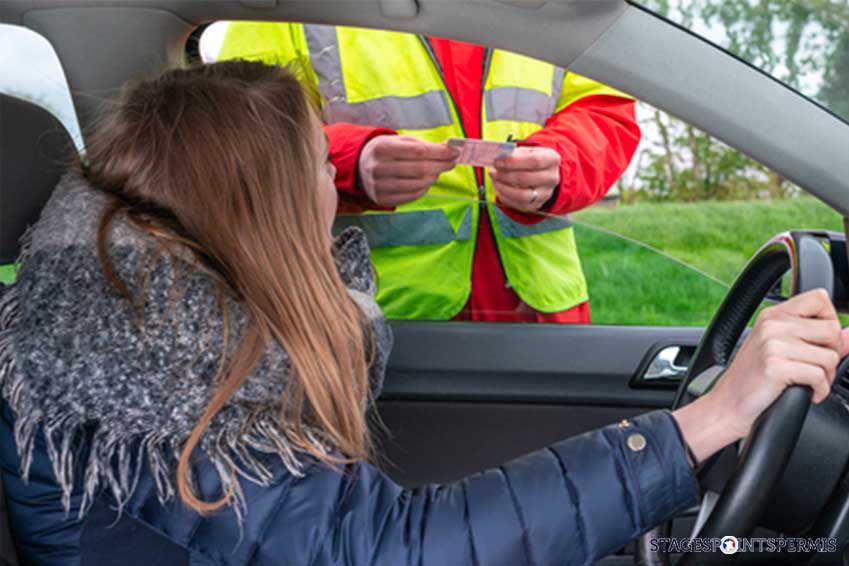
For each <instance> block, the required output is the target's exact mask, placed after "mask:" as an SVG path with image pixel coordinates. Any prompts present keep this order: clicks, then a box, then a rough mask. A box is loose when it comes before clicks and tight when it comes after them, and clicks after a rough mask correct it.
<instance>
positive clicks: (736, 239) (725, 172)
mask: <svg viewBox="0 0 849 566" xmlns="http://www.w3.org/2000/svg"><path fill="white" fill-rule="evenodd" d="M729 17H730V16H729ZM257 25H259V26H262V29H265V30H267V31H261V32H257V31H256V28H254V31H253V32H251V33H259V35H261V36H262V37H265V38H268V41H269V42H271V43H273V41H274V39H273V38H274V37H275V36H277V35H279V34H280V33H281V30H282V29H284V28H281V27H277V28H276V29H275V30H274V31H273V32H272V31H271V29H272V28H273V27H274V26H286V25H287V24H275V23H266V24H257ZM232 29H233V28H231V27H230V24H228V23H227V22H217V23H215V24H212V25H210V26H208V27H207V28H205V29H204V30H203V31H202V32H201V33H198V34H196V35H195V36H194V39H193V40H191V42H190V45H189V48H190V51H192V52H193V53H194V54H195V55H199V56H200V58H202V60H203V61H205V62H212V61H217V60H221V59H226V58H237V57H239V54H238V50H233V49H231V48H230V49H228V47H227V42H228V37H229V38H230V40H232V35H230V36H228V33H232ZM285 29H286V30H287V31H286V33H289V31H288V30H289V28H285ZM396 35H406V34H396ZM347 37H351V36H347ZM271 43H269V44H268V45H267V46H266V47H267V49H263V48H262V46H261V45H260V46H259V47H258V44H257V43H256V40H255V38H254V39H252V40H251V45H252V49H253V50H254V52H266V57H267V53H268V52H273V51H274V49H275V47H274V45H272V44H271ZM222 46H223V47H222ZM247 55H250V54H247ZM307 57H308V55H307V56H305V57H304V58H307ZM387 57H388V58H389V59H392V62H391V63H392V65H393V67H394V68H396V69H398V66H399V63H398V61H396V60H395V59H393V57H390V56H389V55H387ZM280 62H284V61H280ZM372 63H373V62H372ZM540 63H541V62H540ZM301 64H303V58H302V60H301ZM397 72H401V71H397ZM565 72H566V76H567V77H568V76H569V71H568V70H566V71H565ZM362 73H363V74H361V75H360V76H358V75H357V74H356V73H355V72H354V71H352V70H350V69H346V74H345V75H344V76H342V75H340V79H339V80H340V81H341V82H343V83H347V84H348V85H349V86H352V85H356V86H357V87H358V88H360V89H364V88H367V87H364V86H363V85H368V84H369V81H373V80H375V78H374V74H373V72H372V71H369V72H367V71H365V70H364V71H362ZM567 80H568V79H567ZM319 84H320V85H322V83H321V81H319ZM322 88H324V86H322ZM322 94H323V95H324V96H325V102H327V100H328V93H325V92H323V93H322ZM329 94H330V95H333V93H329ZM408 94H409V93H408ZM605 94H606V93H605ZM337 96H338V94H337ZM520 96H521V95H520ZM360 99H363V100H360ZM360 99H358V100H359V101H360V102H363V101H364V97H363V96H360ZM567 111H568V109H567ZM634 111H635V118H636V121H637V123H638V124H639V127H640V130H641V131H642V139H641V140H640V143H639V146H638V147H637V150H636V152H635V153H634V155H633V158H632V159H631V161H630V165H628V166H627V168H626V169H625V170H624V173H623V174H622V175H621V177H619V178H618V179H615V180H614V181H613V182H611V183H610V186H609V187H607V188H606V189H605V190H604V191H603V193H604V194H603V196H601V197H600V198H595V199H593V202H592V204H591V205H589V206H586V207H584V208H580V209H578V210H572V211H570V213H571V214H570V217H569V222H570V230H571V231H572V233H573V237H574V246H575V247H576V248H577V256H578V262H579V266H580V267H579V268H578V269H579V270H578V271H575V270H572V271H568V270H567V271H565V272H562V271H561V272H558V273H557V277H560V278H561V279H563V280H565V278H567V277H570V276H572V277H574V276H575V275H576V273H577V275H578V276H583V277H584V278H585V281H586V297H585V298H586V299H588V311H589V320H584V321H582V322H584V323H586V322H591V323H593V324H608V325H663V326H705V325H707V324H708V322H709V321H710V318H711V316H712V315H713V313H714V312H715V311H716V308H717V307H718V306H719V303H720V302H721V300H722V298H723V297H724V295H725V293H726V291H727V288H728V286H729V285H730V284H731V282H733V280H734V278H735V276H736V275H737V274H738V273H739V271H740V270H741V269H742V267H743V266H744V264H745V262H746V261H747V259H748V258H749V257H750V256H751V255H752V254H753V253H754V252H755V251H756V250H757V248H758V247H759V246H760V245H761V244H763V243H764V242H765V241H767V240H768V239H769V238H771V237H772V236H774V235H775V234H776V233H778V232H781V231H784V230H788V229H821V230H834V231H840V230H842V220H841V218H840V216H839V215H838V214H837V213H836V212H834V211H833V210H832V209H830V208H829V207H828V206H826V205H825V204H823V203H822V202H820V201H818V200H817V199H815V198H813V197H811V196H808V195H806V194H805V193H804V192H803V191H802V190H801V189H800V188H799V187H797V186H795V185H793V184H792V183H790V182H789V181H788V180H786V179H784V178H782V177H781V176H779V175H777V174H775V173H774V172H772V171H770V170H768V169H767V168H765V167H764V166H762V165H760V164H758V163H757V162H755V161H753V160H752V159H750V158H748V157H746V156H745V155H743V154H741V153H740V152H738V151H736V150H733V149H731V148H730V147H728V146H726V145H724V144H722V143H721V142H719V141H717V140H716V139H714V138H712V137H711V136H709V135H708V134H706V133H704V132H702V131H700V130H698V129H696V128H694V127H692V126H690V125H689V124H686V123H684V122H682V121H680V120H677V119H676V118H674V117H672V116H670V115H668V114H666V113H665V112H662V111H660V110H658V109H656V108H653V107H651V106H650V105H648V104H645V103H642V102H639V101H637V102H636V105H635V110H634ZM602 114H603V110H599V112H598V116H601V115H602ZM599 119H601V118H599ZM581 123H582V124H586V123H587V122H581ZM374 125H377V126H385V125H386V124H374ZM544 127H547V125H544ZM414 134H415V133H414ZM446 135H447V134H446ZM431 141H441V139H440V140H437V139H433V140H431ZM564 186H568V184H567V185H564ZM435 196H438V197H439V198H441V199H444V200H451V201H453V202H455V203H461V204H464V205H469V206H476V207H479V206H480V205H481V204H485V205H486V206H485V208H489V209H491V210H490V220H491V221H492V223H498V222H499V219H498V218H499V216H498V215H501V213H500V212H498V211H495V212H493V211H492V210H493V209H495V208H497V205H495V203H493V201H492V199H491V198H489V200H487V201H486V202H485V203H484V201H483V200H481V199H480V198H478V197H477V196H476V195H469V194H467V193H466V194H461V193H459V192H458V193H456V194H455V193H452V191H451V189H450V187H449V188H447V189H445V190H442V191H441V192H440V194H439V195H435ZM431 202H432V203H433V204H434V206H439V204H440V201H437V200H431ZM413 208H415V207H411V208H405V207H399V209H396V211H395V212H394V213H391V212H386V211H383V212H384V215H386V214H399V213H402V214H403V213H405V212H408V211H409V210H411V209H413ZM483 209H484V208H481V210H483ZM371 212H374V211H371ZM535 214H536V215H537V216H539V218H538V219H536V220H532V221H531V222H543V221H551V220H553V219H555V218H556V217H558V215H556V214H552V213H547V212H543V213H535ZM396 218H397V217H396ZM458 218H459V217H458ZM452 227H453V228H454V229H455V230H456V231H457V232H458V233H459V232H460V231H461V230H462V228H463V227H462V225H460V223H459V221H456V220H455V221H454V222H453V224H452ZM481 229H483V228H481ZM519 230H520V231H521V230H522V228H519ZM532 233H533V231H532V230H530V229H528V231H527V234H532ZM521 235H522V236H524V233H522V234H521ZM496 240H497V241H496V242H495V243H496V247H497V249H498V250H499V251H502V250H503V247H506V246H509V245H510V243H505V242H506V241H507V240H506V239H505V240H498V239H497V238H496ZM379 245H380V244H378V246H379ZM547 245H549V246H550V247H549V248H547V249H540V248H535V250H536V253H539V254H547V253H549V252H550V253H551V254H555V253H559V252H560V250H559V249H558V250H555V249H554V247H555V246H563V245H564V243H563V242H562V241H557V240H551V242H550V243H549V244H547ZM566 245H569V244H568V243H567V244H566ZM502 246H503V247H502ZM392 253H394V252H392ZM476 253H481V252H480V250H477V251H476ZM377 254H378V255H379V257H378V260H377V261H376V268H377V271H378V276H379V279H380V280H381V281H386V280H391V279H392V278H393V277H398V273H397V269H398V266H399V265H402V264H403V262H404V261H410V257H411V256H405V257H403V258H402V257H400V256H399V255H396V256H394V257H391V254H388V253H387V252H385V251H384V250H383V249H382V248H378V252H377ZM387 258H388V259H387ZM513 261H517V260H515V259H514V260H513ZM433 265H434V266H438V269H439V272H440V276H439V277H438V278H430V277H420V278H419V280H416V281H405V283H404V285H406V287H404V289H403V290H401V289H393V290H392V291H390V292H389V293H388V294H384V295H383V296H381V295H380V294H379V295H378V299H379V300H383V301H386V302H388V303H392V301H395V300H397V296H396V295H397V294H399V293H402V292H413V293H416V292H421V293H428V292H430V290H431V289H429V288H428V286H438V285H441V284H442V282H443V281H444V280H445V279H450V278H451V276H452V275H454V276H456V280H460V279H461V278H462V277H467V276H468V275H467V274H468V266H458V265H456V262H451V261H442V262H440V263H434V264H433ZM540 265H541V264H540V263H539V262H534V261H531V260H530V259H528V260H527V261H526V263H525V264H523V265H520V266H519V267H518V269H524V268H525V267H527V270H528V271H531V272H532V273H531V275H530V276H531V277H535V276H536V272H533V270H539V269H543V267H540ZM387 266H388V267H387ZM502 267H504V266H503V258H502ZM462 269H466V270H467V271H466V272H463V273H461V271H462ZM505 275H507V277H506V278H507V279H508V281H507V283H506V285H507V286H509V287H516V285H511V284H512V283H513V278H514V277H511V276H513V275H514V274H513V273H510V272H509V270H508V269H504V272H502V273H501V274H499V273H496V276H501V277H504V276H505ZM515 278H516V279H519V280H520V279H521V275H519V276H515ZM558 281H559V280H557V279H551V278H549V280H547V282H546V284H547V285H556V284H558ZM416 286H420V287H421V288H420V289H418V290H415V287H416ZM516 291H517V293H519V292H520V291H521V290H516ZM440 292H443V291H442V290H440ZM402 302H403V301H402ZM578 302H580V301H578ZM573 303H574V301H573ZM526 306H527V305H521V306H520V307H518V308H524V307H526ZM570 306H573V305H570ZM384 308H387V305H384ZM475 308H476V307H475V305H474V303H473V302H472V301H469V302H467V303H466V305H465V306H464V307H463V313H465V315H464V314H463V313H459V314H458V313H456V312H452V313H448V315H447V316H445V313H443V314H442V315H440V316H434V317H429V316H427V314H425V315H424V316H422V314H421V313H414V314H413V315H411V316H406V312H405V311H404V310H403V308H401V309H397V308H394V307H393V306H392V305H391V304H390V305H389V308H388V312H389V314H390V317H392V318H396V319H406V318H415V319H439V320H445V319H450V318H460V319H465V320H468V319H472V320H496V319H498V320H505V319H506V320H512V319H511V313H509V312H507V313H505V312H481V311H475V310H474V309H475ZM470 310H471V312H470ZM543 310H544V309H543ZM542 322H546V321H545V320H542ZM578 322H581V321H578Z"/></svg>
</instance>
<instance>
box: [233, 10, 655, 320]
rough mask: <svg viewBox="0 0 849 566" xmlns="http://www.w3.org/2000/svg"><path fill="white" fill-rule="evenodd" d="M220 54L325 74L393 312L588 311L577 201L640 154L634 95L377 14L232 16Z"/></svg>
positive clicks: (584, 201) (466, 315) (550, 314)
mask: <svg viewBox="0 0 849 566" xmlns="http://www.w3.org/2000/svg"><path fill="white" fill-rule="evenodd" d="M218 58H219V59H232V58H244V59H253V60H262V61H265V62H267V63H274V64H280V65H288V64H291V63H295V64H296V66H301V67H302V68H303V70H304V72H305V77H306V78H305V80H307V81H312V82H313V83H314V84H315V85H316V86H317V87H318V89H319V91H320V93H321V95H322V99H323V107H322V117H323V120H324V122H325V124H326V128H325V131H326V133H327V135H328V138H329V140H330V152H331V159H332V161H333V164H334V165H335V167H336V169H337V177H336V185H337V189H338V190H339V192H340V195H341V197H342V199H341V200H342V206H341V207H340V215H339V216H338V217H337V222H336V223H337V227H340V228H341V227H345V226H350V225H357V226H360V227H361V228H363V229H364V230H365V232H366V235H367V237H368V240H369V243H370V245H371V248H372V260H373V263H374V265H375V268H376V270H377V272H378V276H379V282H380V288H379V292H378V296H377V298H378V301H379V303H380V304H381V306H382V307H383V308H384V310H385V311H386V314H387V316H388V317H390V318H395V319H431V320H445V319H452V318H453V319H465V320H486V321H526V322H555V323H588V322H589V321H590V312H589V304H588V294H587V284H586V280H585V278H584V274H583V272H582V270H581V264H580V260H579V257H578V251H577V247H576V244H575V238H574V235H573V230H572V227H571V225H572V222H571V219H570V217H569V215H568V213H570V212H573V211H575V210H579V209H582V208H585V207H587V206H589V205H591V204H593V203H594V202H596V201H597V200H599V199H600V198H601V197H603V196H604V195H605V194H606V193H607V191H608V190H609V189H610V187H611V186H612V185H613V183H614V182H615V181H616V179H617V178H618V177H619V176H620V175H621V174H622V173H623V172H624V170H625V168H626V167H627V166H628V163H629V162H630V160H631V157H632V156H633V153H634V151H635V150H636V147H637V145H638V143H639V140H640V129H639V126H638V125H637V123H636V119H635V113H634V100H633V99H632V98H630V97H628V96H626V95H624V94H622V93H621V92H618V91H616V90H614V89H612V88H609V87H607V86H605V85H602V84H600V83H597V82H595V81H592V80H589V79H587V78H584V77H582V76H579V75H577V74H575V73H571V72H569V71H565V70H563V69H560V68H558V67H555V66H554V65H551V64H549V63H545V62H542V61H538V60H535V59H531V58H528V57H525V56H522V55H517V54H515V53H510V52H507V51H502V50H499V49H490V48H484V47H481V46H476V45H470V44H466V43H461V42H457V41H451V40H444V39H439V38H435V37H423V36H416V35H412V34H406V33H398V32H387V31H379V30H366V29H358V28H346V27H334V26H322V25H311V24H281V23H257V22H233V23H230V24H229V28H228V30H227V32H226V35H225V38H224V41H223V44H222V46H221V50H220V52H219V57H218ZM449 137H461V138H481V139H485V140H494V141H505V140H507V139H515V140H519V146H520V147H518V148H517V149H516V151H514V153H513V154H512V155H511V156H510V157H508V158H505V159H502V160H500V161H498V162H496V164H495V167H493V168H489V169H486V170H484V169H482V168H473V167H471V166H468V165H456V157H457V152H456V150H454V149H452V148H449V147H447V146H446V144H445V143H444V142H445V140H446V139H447V138H449ZM476 201H477V202H476Z"/></svg>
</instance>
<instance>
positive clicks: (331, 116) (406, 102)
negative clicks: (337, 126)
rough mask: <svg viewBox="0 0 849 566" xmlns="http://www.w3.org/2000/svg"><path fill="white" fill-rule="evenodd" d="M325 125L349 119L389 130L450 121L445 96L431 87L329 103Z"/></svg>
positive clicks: (435, 125)
mask: <svg viewBox="0 0 849 566" xmlns="http://www.w3.org/2000/svg"><path fill="white" fill-rule="evenodd" d="M324 118H325V120H326V121H327V122H328V123H329V124H334V123H337V122H350V123H352V124H362V125H365V126H380V127H382V128H391V129H393V130H428V129H430V128H438V127H439V126H446V125H448V124H451V123H452V122H453V120H452V118H451V108H450V107H449V106H448V97H447V96H446V95H445V93H444V92H442V91H438V90H433V91H431V92H426V93H424V94H420V95H418V96H410V97H403V96H382V97H380V98H374V99H372V100H365V101H363V102H357V103H355V104H348V103H347V102H330V103H328V105H327V109H326V112H325V115H324Z"/></svg>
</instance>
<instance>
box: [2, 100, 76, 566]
mask: <svg viewBox="0 0 849 566" xmlns="http://www.w3.org/2000/svg"><path fill="white" fill-rule="evenodd" d="M73 148H74V144H73V142H72V139H71V136H70V134H69V133H68V131H67V130H66V129H65V128H64V126H62V124H61V123H60V122H59V120H57V119H56V118H55V117H54V116H53V115H52V114H51V113H50V112H48V111H47V110H45V109H43V108H41V107H40V106H37V105H35V104H32V103H30V102H26V101H24V100H21V99H18V98H15V97H12V96H8V95H5V94H0V265H7V264H12V263H14V262H15V259H16V258H17V257H18V254H19V252H20V243H19V240H20V238H21V236H22V235H23V234H24V232H25V231H26V229H27V227H29V226H31V225H32V224H34V223H35V222H36V221H37V220H38V217H39V214H40V213H41V209H42V208H43V207H44V205H45V203H46V202H47V199H48V198H49V197H50V194H51V193H52V192H53V188H54V187H55V186H56V183H57V182H58V181H59V177H60V176H61V174H62V172H63V171H64V169H65V164H66V162H67V161H68V160H69V158H70V157H71V155H72V152H73V151H74V149H73ZM2 293H3V285H0V294H2ZM0 403H2V400H0ZM11 527H12V525H10V524H9V520H8V516H7V513H6V497H5V494H3V492H2V483H0V566H17V564H18V560H17V558H16V556H15V546H14V541H13V539H12V536H11V532H12V530H13V529H12V528H11Z"/></svg>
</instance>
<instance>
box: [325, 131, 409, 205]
mask: <svg viewBox="0 0 849 566" xmlns="http://www.w3.org/2000/svg"><path fill="white" fill-rule="evenodd" d="M324 132H325V133H326V134H327V140H328V145H329V152H330V162H331V163H333V166H334V167H336V190H338V191H339V212H342V213H346V212H348V213H350V212H362V211H363V210H369V209H373V210H393V209H391V208H388V209H387V208H383V207H380V206H377V205H376V204H374V203H373V202H371V200H369V199H368V197H366V196H365V195H364V194H363V193H362V191H360V189H359V188H358V187H357V163H358V162H359V160H360V152H361V151H362V150H363V147H364V146H365V145H366V142H368V141H369V140H370V139H372V138H374V137H377V136H382V135H386V134H390V135H394V134H395V133H396V132H395V131H394V130H389V129H386V128H373V127H371V126H357V125H354V124H345V123H339V124H331V125H325V126H324Z"/></svg>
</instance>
